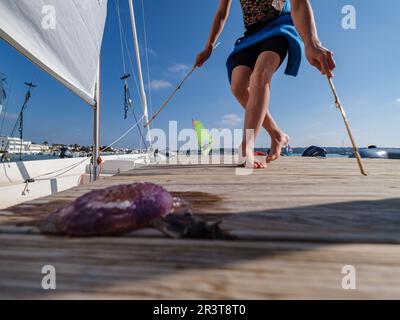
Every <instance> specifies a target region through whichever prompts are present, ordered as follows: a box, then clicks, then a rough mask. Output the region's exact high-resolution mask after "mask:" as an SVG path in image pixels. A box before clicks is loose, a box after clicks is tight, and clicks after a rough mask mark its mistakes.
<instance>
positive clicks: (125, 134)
mask: <svg viewBox="0 0 400 320" xmlns="http://www.w3.org/2000/svg"><path fill="white" fill-rule="evenodd" d="M143 118H144V115H143V116H142V118H141V119H140V120H139V121H137V122H136V123H135V124H134V125H133V126H132V127H130V128H129V129H128V130H127V131H126V132H125V133H124V134H123V135H121V136H120V137H119V138H118V139H116V140H115V141H114V142H112V143H111V144H109V145H108V146H106V147H104V148H103V149H101V150H100V152H104V151H105V150H107V149H109V148H111V147H112V146H113V145H115V144H116V143H118V142H119V141H121V140H122V139H123V138H125V137H126V136H127V135H128V134H129V133H130V132H131V131H132V130H133V129H135V128H136V127H137V126H138V125H139V123H140V122H141V121H142V119H143ZM90 158H92V156H87V157H86V158H85V159H83V160H82V161H80V162H78V163H76V164H72V165H69V166H66V167H64V168H61V169H58V170H54V171H51V172H47V173H44V174H41V175H38V176H35V177H33V178H32V179H34V180H35V179H37V178H41V177H45V176H48V175H51V174H55V173H57V172H60V171H62V170H66V171H65V172H61V173H59V174H58V175H56V177H58V176H60V175H63V174H65V173H67V172H68V171H71V170H72V169H74V168H76V167H78V166H79V165H81V164H82V163H84V162H86V161H88V160H90Z"/></svg>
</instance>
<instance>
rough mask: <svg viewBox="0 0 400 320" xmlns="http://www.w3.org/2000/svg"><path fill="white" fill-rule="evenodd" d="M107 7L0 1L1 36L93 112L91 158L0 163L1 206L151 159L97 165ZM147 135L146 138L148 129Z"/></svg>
mask: <svg viewBox="0 0 400 320" xmlns="http://www.w3.org/2000/svg"><path fill="white" fill-rule="evenodd" d="M127 1H128V3H129V16H130V22H131V28H132V35H133V44H134V48H135V57H136V63H137V66H136V67H137V73H138V79H139V81H138V82H139V86H140V95H141V102H142V107H143V117H142V119H143V120H142V121H143V122H144V123H147V122H148V107H147V97H146V91H145V85H144V81H143V73H142V64H141V56H140V50H139V41H138V35H137V29H136V21H135V10H134V6H133V2H132V0H127ZM107 6H108V1H107V0H69V1H65V0H45V1H44V0H18V1H14V0H3V1H0V38H1V39H3V40H4V41H6V42H7V43H8V44H9V45H10V46H12V47H13V48H15V49H16V50H17V51H18V52H19V53H20V54H22V55H24V56H25V57H26V58H28V59H29V60H30V61H31V62H32V63H34V64H35V65H37V66H38V67H40V68H41V69H42V70H43V71H45V72H46V73H48V74H49V75H51V76H52V77H54V78H55V79H56V80H57V81H59V82H60V83H61V84H63V85H64V86H65V87H66V88H68V89H69V90H71V91H72V92H73V93H75V94H76V95H77V96H79V97H80V98H81V99H82V100H83V101H84V102H86V103H87V105H88V106H89V107H90V108H91V109H92V112H93V155H92V157H91V159H90V158H87V159H83V160H82V159H79V158H78V159H58V160H43V161H31V162H23V161H21V162H16V163H1V166H0V168H1V169H0V191H1V194H2V196H1V198H2V199H1V201H0V208H6V207H9V206H11V205H15V204H18V203H21V202H24V201H28V200H32V199H35V198H39V197H43V196H46V195H50V194H53V193H56V192H59V191H63V190H66V189H68V188H71V187H74V186H76V185H78V184H80V183H82V182H83V181H84V180H88V181H96V180H97V179H98V178H99V176H100V175H101V174H116V173H119V172H122V171H125V170H131V169H133V168H135V167H136V165H138V164H146V163H148V162H149V161H150V160H149V159H150V158H149V157H150V156H149V154H147V155H146V156H144V157H142V156H137V155H124V156H104V157H102V164H100V163H101V161H100V121H99V119H100V113H101V95H100V89H101V77H100V70H101V57H100V52H101V47H102V41H103V34H104V29H105V25H106V18H107ZM27 13H28V14H27ZM137 125H140V124H137ZM147 139H148V140H149V141H151V131H150V128H148V131H147Z"/></svg>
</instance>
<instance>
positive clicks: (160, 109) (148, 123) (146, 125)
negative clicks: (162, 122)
mask: <svg viewBox="0 0 400 320" xmlns="http://www.w3.org/2000/svg"><path fill="white" fill-rule="evenodd" d="M195 70H196V67H193V69H192V70H191V71H190V72H189V73H188V74H187V75H186V77H185V78H184V79H183V80H182V81H181V83H180V84H179V85H178V86H177V87H176V89H175V90H174V91H173V92H172V93H171V95H170V96H169V97H168V99H167V100H165V102H164V103H163V104H162V106H161V107H160V108H159V109H158V110H157V112H156V113H155V114H154V115H153V116H152V117H151V119H150V120H149V122H147V123H146V124H145V125H144V127H145V128H147V127H148V126H149V125H150V124H151V123H152V122H153V121H154V120H155V119H156V118H157V117H158V115H159V114H160V113H161V111H162V110H163V109H164V108H165V107H166V106H167V105H168V103H169V102H170V101H171V99H172V98H173V97H175V95H176V94H177V92H178V91H179V90H180V89H181V87H182V85H183V84H184V83H185V82H186V80H187V79H189V77H190V76H191V75H192V73H193V72H194V71H195Z"/></svg>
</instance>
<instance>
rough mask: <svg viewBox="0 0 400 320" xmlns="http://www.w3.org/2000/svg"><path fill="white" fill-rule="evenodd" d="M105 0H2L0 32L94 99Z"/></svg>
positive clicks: (90, 100)
mask: <svg viewBox="0 0 400 320" xmlns="http://www.w3.org/2000/svg"><path fill="white" fill-rule="evenodd" d="M106 16H107V0H1V1H0V37H1V38H3V39H4V40H5V41H7V42H8V43H9V44H10V45H11V46H13V47H14V48H16V49H17V50H18V51H20V52H21V53H22V54H23V55H25V56H26V57H27V58H29V59H30V60H31V61H32V62H34V63H35V64H37V65H38V66H39V67H41V68H42V69H44V70H45V71H46V72H47V73H49V74H51V75H52V76H54V77H55V78H56V79H57V80H59V81H60V82H61V83H63V84H64V85H65V86H67V87H68V88H69V89H71V90H72V91H73V92H75V93H76V94H78V95H79V96H80V97H81V98H82V99H83V100H85V101H86V102H87V103H89V104H90V105H94V104H95V100H96V99H95V95H96V94H95V93H96V80H97V75H98V65H99V59H100V50H101V43H102V39H103V32H104V26H105V21H106Z"/></svg>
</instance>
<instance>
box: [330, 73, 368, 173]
mask: <svg viewBox="0 0 400 320" xmlns="http://www.w3.org/2000/svg"><path fill="white" fill-rule="evenodd" d="M328 81H329V85H330V87H331V89H332V92H333V95H334V96H335V104H336V107H337V108H338V109H339V111H340V113H341V114H342V117H343V120H344V124H345V125H346V129H347V133H348V134H349V138H350V141H351V144H352V146H353V152H354V155H355V157H356V159H357V163H358V166H359V167H360V171H361V174H363V175H364V176H367V175H368V174H367V173H366V171H365V170H364V165H363V162H362V160H361V156H360V153H359V152H358V148H357V145H356V142H355V139H354V136H353V134H352V132H351V128H350V123H349V120H348V119H347V116H346V112H345V111H344V108H343V106H342V104H341V102H340V99H339V96H338V95H337V92H336V89H335V86H334V84H333V81H332V78H330V77H328Z"/></svg>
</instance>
